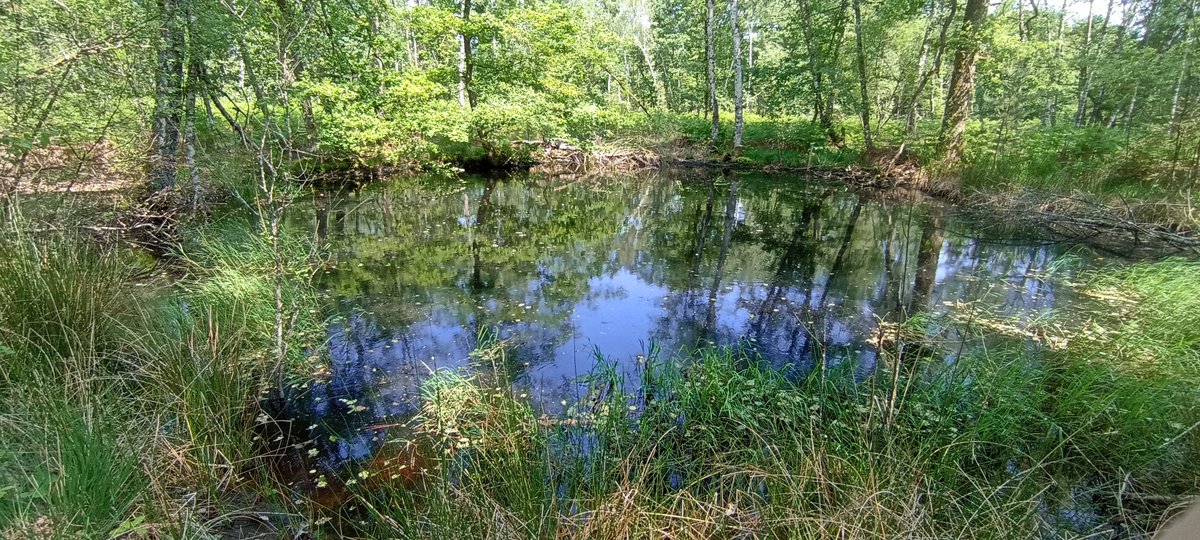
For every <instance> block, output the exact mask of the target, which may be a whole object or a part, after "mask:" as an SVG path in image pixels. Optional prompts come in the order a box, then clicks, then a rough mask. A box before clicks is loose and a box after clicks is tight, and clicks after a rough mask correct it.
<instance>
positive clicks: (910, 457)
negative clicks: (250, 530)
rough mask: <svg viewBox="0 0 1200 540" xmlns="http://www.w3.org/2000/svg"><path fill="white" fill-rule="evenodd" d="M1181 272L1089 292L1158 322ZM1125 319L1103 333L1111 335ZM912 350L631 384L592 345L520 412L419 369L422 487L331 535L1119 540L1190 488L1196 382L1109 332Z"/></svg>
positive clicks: (347, 515)
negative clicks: (1128, 300) (1136, 354)
mask: <svg viewBox="0 0 1200 540" xmlns="http://www.w3.org/2000/svg"><path fill="white" fill-rule="evenodd" d="M1188 266H1190V263H1189V264H1185V263H1181V262H1167V263H1160V264H1158V265H1146V266H1142V267H1132V268H1130V269H1126V270H1121V271H1117V272H1116V273H1111V271H1110V272H1108V273H1104V274H1103V277H1102V276H1100V275H1098V276H1097V277H1095V278H1094V280H1093V281H1092V282H1090V283H1089V285H1088V286H1089V287H1090V288H1092V289H1095V290H1099V288H1100V287H1101V286H1102V285H1103V284H1108V283H1110V282H1116V283H1127V282H1128V280H1143V279H1144V281H1143V282H1142V283H1143V285H1142V288H1141V289H1140V290H1141V291H1142V294H1144V295H1145V296H1144V297H1143V301H1142V303H1141V304H1140V306H1141V307H1140V308H1139V309H1138V310H1137V311H1136V314H1134V315H1133V316H1131V317H1127V318H1128V319H1129V320H1130V321H1139V322H1138V324H1145V323H1147V322H1150V321H1156V322H1160V323H1164V324H1174V323H1172V322H1171V321H1173V320H1175V319H1171V317H1175V315H1174V314H1173V313H1172V312H1171V311H1170V310H1167V311H1164V310H1165V309H1166V307H1167V306H1173V305H1174V304H1173V302H1172V301H1171V295H1170V294H1166V293H1165V292H1163V291H1164V289H1160V287H1166V288H1167V289H1169V290H1185V289H1182V288H1180V287H1182V286H1183V285H1185V284H1189V283H1190V282H1191V280H1192V279H1194V278H1192V277H1191V276H1192V275H1193V274H1194V273H1190V272H1186V271H1185V269H1186V268H1187V267H1188ZM1149 274H1153V277H1151V276H1150V275H1149ZM1180 294H1182V293H1180ZM1151 297H1153V299H1151ZM1186 307H1187V305H1186V303H1185V304H1184V305H1182V306H1180V309H1186ZM1095 309H1100V308H1099V307H1097V308H1095ZM1164 317H1165V318H1164ZM929 318H930V316H929V315H928V314H926V315H923V316H922V317H918V318H914V320H913V321H912V322H911V324H913V325H916V327H914V328H913V329H912V331H911V332H904V335H920V334H921V332H922V331H921V328H926V327H927V326H929V325H930V324H931V323H930V321H929V320H928V319H929ZM1178 320H1179V321H1184V322H1186V321H1188V320H1190V319H1188V318H1187V317H1181V318H1180V319H1178ZM939 324H949V323H948V322H942V323H939ZM1139 327H1140V326H1136V325H1135V326H1133V327H1131V328H1129V329H1126V330H1124V331H1115V332H1112V337H1111V339H1114V340H1117V341H1120V340H1124V339H1131V338H1133V337H1134V336H1133V335H1132V334H1131V333H1132V332H1134V329H1136V328H1139ZM963 331H965V332H983V331H986V330H983V329H982V327H975V328H971V327H966V328H963ZM1178 331H1180V330H1178V329H1177V330H1175V331H1173V332H1178ZM1183 332H1184V333H1185V334H1190V332H1191V331H1190V330H1183ZM1179 337H1180V336H1179V335H1175V334H1174V333H1172V334H1170V335H1154V334H1152V335H1149V336H1140V337H1138V339H1142V340H1146V341H1151V342H1158V341H1159V340H1162V341H1163V342H1164V343H1165V344H1170V346H1168V347H1167V348H1166V349H1155V354H1162V355H1168V356H1171V357H1172V358H1173V359H1172V360H1171V361H1170V362H1171V363H1168V364H1164V365H1167V366H1174V365H1186V364H1187V363H1188V362H1190V360H1188V358H1189V357H1190V355H1192V354H1194V350H1193V349H1191V348H1189V346H1187V343H1188V342H1187V341H1186V340H1180V339H1179ZM1176 344H1178V345H1179V346H1178V347H1176ZM911 345H912V346H911V347H909V348H908V349H907V350H908V351H909V353H908V354H909V356H907V357H905V358H897V357H896V356H895V353H894V349H889V351H892V352H888V353H887V354H885V358H884V363H883V365H882V366H881V367H880V368H878V369H877V370H876V375H875V376H873V377H871V378H869V379H868V380H866V381H865V382H864V381H859V380H856V379H855V377H854V370H853V367H852V366H841V367H838V368H833V369H829V370H825V371H818V372H817V373H814V374H813V375H811V376H809V377H807V378H805V379H804V380H795V379H790V378H788V377H786V376H785V375H784V374H783V373H785V372H784V371H780V370H777V369H771V368H769V367H766V366H763V365H762V364H761V363H760V362H759V361H758V359H756V358H755V357H753V356H752V355H748V354H744V353H742V352H739V351H738V350H733V349H706V350H702V351H700V353H699V354H698V356H696V357H694V358H659V357H658V356H657V355H651V358H649V359H648V360H647V362H646V364H645V366H646V367H645V368H644V369H643V370H642V371H641V372H640V377H639V378H638V380H636V381H624V380H622V379H621V376H620V375H619V372H618V371H617V370H615V369H611V367H612V363H611V362H608V361H605V360H603V359H601V362H600V363H599V365H600V367H599V368H598V369H597V370H596V372H594V373H593V374H592V375H591V376H589V378H588V379H587V381H588V384H589V390H588V391H587V392H586V393H585V394H584V397H583V398H582V399H580V400H579V402H577V403H575V404H573V405H572V406H571V407H569V408H568V409H567V411H566V412H565V413H564V414H563V416H561V417H553V418H549V417H545V416H542V417H540V418H538V416H537V414H536V413H535V412H534V411H533V410H532V409H531V408H530V406H529V404H528V403H527V402H526V401H525V400H524V399H522V398H521V397H520V395H519V394H517V393H516V391H514V390H513V388H512V387H511V386H510V385H509V384H507V382H506V379H504V378H503V376H502V374H500V372H498V371H496V370H488V369H486V368H487V367H488V366H483V368H484V369H476V370H475V371H472V372H471V373H472V374H466V373H461V372H439V373H438V374H436V375H435V376H434V377H433V378H432V379H431V380H430V382H429V383H427V386H426V392H425V400H426V405H425V409H424V410H425V411H426V412H425V413H424V414H423V415H422V416H421V417H419V418H418V419H417V422H418V424H419V425H421V423H425V424H424V425H425V427H424V428H419V429H418V431H420V430H421V429H425V430H426V432H427V433H428V434H430V435H431V436H433V437H434V438H435V439H436V440H439V441H441V443H440V445H439V446H438V448H440V449H441V450H440V451H441V457H439V458H438V459H437V460H436V461H435V463H436V464H435V465H431V466H430V467H429V468H428V469H427V474H428V476H427V481H426V482H425V483H424V484H422V485H421V486H420V487H419V488H415V489H414V488H411V487H408V486H390V487H389V486H388V485H386V484H384V485H383V486H382V487H380V486H378V485H376V486H373V487H372V489H370V490H365V489H364V490H361V491H359V492H357V493H356V494H355V499H354V501H355V503H354V504H348V505H347V506H345V507H343V509H342V511H343V519H342V520H341V521H339V522H338V523H340V524H341V527H342V528H338V529H336V530H338V531H339V532H338V534H354V535H360V536H365V537H390V536H403V537H428V538H438V537H447V536H472V537H487V538H492V537H545V538H549V537H564V536H565V537H581V538H630V537H655V536H660V535H664V534H669V535H670V536H671V537H674V538H711V537H750V536H755V537H778V538H881V537H884V538H890V537H902V536H903V537H909V536H911V537H934V538H951V537H954V538H958V537H984V538H998V537H1016V538H1027V537H1032V536H1039V535H1049V536H1055V537H1059V536H1064V537H1071V536H1080V537H1082V536H1087V535H1094V534H1103V533H1106V531H1107V532H1112V531H1124V532H1122V533H1121V534H1131V535H1139V534H1152V533H1153V532H1154V531H1156V530H1157V529H1158V528H1159V527H1161V526H1162V524H1163V523H1164V521H1165V520H1166V519H1167V518H1169V517H1170V516H1171V515H1172V514H1173V512H1174V511H1177V510H1178V508H1179V507H1180V505H1182V504H1183V503H1185V502H1186V501H1187V500H1188V497H1189V496H1190V495H1191V494H1193V493H1196V492H1197V489H1198V488H1200V485H1198V484H1197V481H1198V479H1200V466H1198V465H1197V461H1196V458H1197V453H1198V450H1200V447H1198V446H1197V437H1196V435H1195V434H1194V433H1193V430H1192V429H1191V428H1190V427H1189V426H1192V424H1191V422H1193V420H1194V419H1196V418H1197V411H1198V408H1197V395H1196V391H1195V388H1196V383H1197V382H1198V381H1197V379H1196V377H1195V375H1194V374H1193V373H1192V372H1191V371H1190V370H1188V369H1181V370H1180V369H1175V368H1174V367H1169V368H1167V369H1165V370H1164V371H1161V372H1159V373H1157V374H1153V375H1152V376H1151V375H1150V374H1147V373H1145V372H1143V371H1139V370H1129V369H1125V368H1124V367H1123V366H1122V365H1121V362H1122V358H1124V356H1123V355H1125V354H1127V352H1128V353H1132V351H1133V349H1130V348H1128V347H1115V348H1114V347H1112V346H1111V345H1112V343H1111V342H1110V343H1107V344H1105V345H1104V346H1102V347H1098V346H1097V345H1096V344H1094V343H1091V342H1088V341H1086V340H1077V341H1072V342H1071V345H1069V346H1068V347H1067V348H1066V349H1063V350H1053V351H1052V350H1046V349H1030V348H1029V347H1028V344H1027V343H1024V342H1021V341H1020V340H1012V341H1011V342H1010V344H1009V345H1003V344H1001V345H1000V346H997V345H996V344H995V343H992V344H991V345H989V347H988V348H986V349H982V350H977V351H974V352H971V351H970V350H968V352H967V353H966V354H964V355H963V356H962V357H960V358H958V359H957V360H955V361H954V362H953V363H952V364H946V363H944V362H940V361H935V360H936V359H940V356H938V355H934V354H932V353H933V351H932V350H929V351H927V353H928V354H926V353H923V352H921V350H922V349H921V347H920V345H919V344H911ZM1099 350H1106V351H1109V354H1110V356H1106V357H1100V356H1097V351H1099ZM1114 351H1115V352H1114ZM897 361H900V362H901V363H902V364H903V365H902V366H900V367H902V369H899V371H896V372H894V373H896V375H897V377H896V379H894V380H895V383H894V384H895V385H896V386H895V390H896V392H895V393H893V386H892V385H893V379H892V378H891V373H893V371H892V366H893V365H895V363H896V362H897ZM1175 362H1182V363H1183V364H1175ZM606 366H607V368H606ZM893 395H895V396H896V398H895V401H894V403H893V398H892V396H893ZM1192 427H1194V426H1192Z"/></svg>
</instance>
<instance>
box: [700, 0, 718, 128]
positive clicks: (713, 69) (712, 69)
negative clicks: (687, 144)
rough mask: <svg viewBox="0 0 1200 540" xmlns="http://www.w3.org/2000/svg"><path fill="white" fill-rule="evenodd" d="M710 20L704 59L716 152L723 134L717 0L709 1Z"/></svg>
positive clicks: (705, 34) (706, 22)
mask: <svg viewBox="0 0 1200 540" xmlns="http://www.w3.org/2000/svg"><path fill="white" fill-rule="evenodd" d="M707 3H708V6H707V7H708V18H707V19H706V21H705V23H704V58H705V60H706V61H707V63H708V107H709V112H710V113H711V114H712V116H711V118H712V133H711V134H710V135H709V142H710V143H712V147H713V149H714V150H715V149H716V148H717V137H719V136H720V134H721V113H720V106H719V103H720V102H719V101H718V100H717V52H716V46H715V45H714V44H713V33H714V25H715V24H716V23H715V22H714V21H713V19H714V14H713V12H714V11H716V5H715V4H716V0H708V2H707Z"/></svg>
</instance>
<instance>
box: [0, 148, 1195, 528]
mask: <svg viewBox="0 0 1200 540" xmlns="http://www.w3.org/2000/svg"><path fill="white" fill-rule="evenodd" d="M694 172H695V171H694ZM344 197H345V199H344V200H342V201H340V203H339V202H338V201H329V200H328V198H326V199H324V200H316V201H312V202H311V203H304V204H305V206H296V207H293V208H292V209H291V213H289V214H288V220H287V224H288V226H287V227H285V232H287V233H288V234H287V235H285V237H284V238H283V239H282V240H283V241H281V242H280V243H279V245H277V246H272V245H271V244H270V243H269V242H267V241H266V240H265V239H264V238H263V236H262V234H261V232H262V231H261V230H258V229H255V224H254V220H253V219H251V218H250V217H249V216H246V215H241V216H240V217H239V215H238V214H232V215H223V216H222V217H221V218H220V219H218V220H217V222H216V223H215V224H211V223H210V224H206V223H185V224H184V225H185V227H186V228H185V231H184V232H185V234H183V235H182V237H183V238H185V239H186V243H185V244H183V247H184V248H185V249H184V250H183V252H184V253H186V254H187V256H186V257H183V258H181V260H180V264H181V265H183V266H184V268H185V271H184V272H180V275H179V276H178V279H176V280H173V282H172V283H171V284H165V283H162V282H161V281H160V280H158V279H146V274H147V273H149V272H151V271H152V268H149V263H148V261H145V260H142V261H140V264H135V261H137V259H131V258H130V257H131V256H132V254H131V253H130V252H129V251H127V250H125V249H124V247H123V246H120V245H114V244H109V245H97V244H96V243H94V242H92V241H91V240H90V239H86V238H71V237H67V236H66V234H67V233H66V232H65V231H56V232H54V234H48V233H47V234H41V235H36V236H16V235H14V236H10V237H7V238H5V239H4V240H3V241H2V242H0V248H2V251H0V255H3V257H0V345H3V346H2V347H0V397H2V398H3V399H0V441H3V446H2V448H0V450H3V452H0V533H3V535H4V536H5V537H6V538H14V539H26V538H40V537H45V536H48V535H49V536H55V537H64V538H72V537H78V538H96V537H113V536H120V535H137V534H144V535H147V536H158V537H176V536H182V535H183V534H184V532H187V533H194V534H198V535H213V536H216V535H221V534H234V532H235V530H240V531H242V532H243V533H244V532H245V531H247V530H255V531H257V532H259V533H266V532H268V531H269V532H271V533H272V534H276V535H288V536H302V535H310V536H330V537H334V536H357V537H368V538H375V537H397V536H400V537H506V538H510V537H533V538H572V537H576V538H627V537H635V536H653V535H656V534H659V533H661V531H663V530H671V531H675V532H676V534H678V535H679V536H692V537H712V536H718V537H721V536H738V535H743V536H755V535H757V536H770V537H805V538H831V539H832V538H839V539H843V538H845V539H850V538H877V537H890V536H903V535H914V536H921V537H951V536H964V535H975V536H987V537H1001V536H1011V537H1020V538H1024V537H1030V536H1032V535H1033V534H1035V533H1031V531H1035V532H1036V534H1044V535H1045V536H1069V535H1072V534H1074V535H1087V534H1116V535H1122V534H1126V535H1129V536H1137V535H1149V534H1152V533H1153V532H1154V531H1155V530H1157V529H1159V528H1160V527H1161V526H1162V524H1163V523H1165V522H1166V521H1167V520H1168V519H1169V518H1170V517H1171V516H1173V515H1175V512H1176V510H1177V509H1178V508H1179V507H1180V506H1181V505H1183V504H1184V503H1185V502H1186V500H1187V498H1188V497H1190V496H1191V495H1193V494H1195V493H1197V492H1200V470H1197V468H1196V467H1197V465H1196V464H1197V463H1200V459H1197V449H1198V448H1200V441H1198V440H1197V436H1198V435H1197V430H1195V429H1193V428H1194V424H1195V423H1196V422H1197V420H1200V417H1198V416H1197V414H1200V412H1198V411H1200V406H1198V404H1197V401H1198V399H1197V395H1196V393H1195V388H1196V387H1198V386H1200V374H1198V373H1197V370H1196V369H1195V366H1196V365H1200V364H1198V362H1200V359H1198V358H1197V356H1196V355H1197V351H1200V348H1197V346H1196V344H1197V343H1200V335H1197V329H1200V320H1197V316H1200V306H1198V305H1197V304H1196V302H1197V298H1196V296H1195V294H1194V290H1195V288H1196V287H1198V286H1200V283H1197V282H1196V279H1197V276H1200V271H1198V269H1197V268H1196V264H1195V263H1192V262H1185V261H1180V260H1173V261H1167V262H1160V263H1154V264H1139V265H1135V266H1131V267H1090V269H1088V270H1083V271H1081V270H1079V267H1080V266H1082V265H1086V264H1091V263H1089V262H1087V261H1086V260H1085V259H1084V258H1083V257H1082V256H1080V255H1077V254H1072V253H1069V252H1068V253H1063V254H1061V256H1052V255H1051V253H1052V250H1050V249H1049V248H1046V247H1045V246H1038V245H1034V246H1029V247H1013V246H1003V245H1000V244H990V243H987V242H981V241H976V240H973V239H970V238H963V237H961V236H959V234H958V233H957V232H956V230H957V228H956V227H954V226H953V223H950V222H948V221H947V220H951V219H953V217H945V216H941V215H940V214H938V213H936V212H934V211H933V210H934V209H931V208H925V207H921V206H903V205H900V206H897V204H898V203H897V202H896V201H880V200H876V199H869V198H864V197H862V196H861V194H859V193H856V192H853V191H849V190H845V189H842V188H841V187H840V186H837V185H833V184H822V183H804V182H795V181H787V180H781V179H778V178H755V177H753V175H749V174H738V175H733V176H731V177H725V176H722V175H715V174H712V175H706V176H704V177H698V178H696V179H694V180H692V181H680V180H679V179H678V178H662V179H658V181H651V180H648V179H645V178H626V179H624V180H621V179H611V180H610V181H607V182H603V183H600V184H597V185H592V184H590V183H579V184H569V185H565V187H564V184H562V183H561V182H557V181H556V180H555V179H554V178H544V177H534V178H514V179H510V180H507V181H499V180H495V179H491V180H489V179H459V178H443V177H434V178H401V179H394V180H392V181H391V184H390V185H387V186H385V185H377V186H374V187H372V188H368V190H365V191H361V192H351V193H346V194H344ZM308 204H311V206H307V205H308ZM939 219H941V221H939ZM1014 254H1015V255H1014ZM277 260H279V261H283V262H284V264H285V265H286V266H285V267H284V268H285V273H284V275H279V274H277V273H276V272H277V270H274V269H275V268H276V266H275V261H277ZM933 261H937V262H936V263H934V262H933ZM922 268H925V269H933V271H932V272H927V271H922V270H921V269H922ZM131 269H134V270H131ZM963 272H966V274H965V275H964V274H963ZM314 276H315V279H313V277H314ZM901 276H903V278H901ZM1067 282H1070V283H1067ZM1061 285H1067V286H1068V287H1070V288H1063V287H1061ZM277 287H281V292H282V300H283V301H282V302H281V303H280V304H276V303H275V301H274V298H273V296H274V294H273V292H274V291H275V290H276V288H277ZM930 287H932V288H930ZM1075 288H1078V289H1079V294H1080V295H1082V296H1083V297H1085V298H1087V299H1091V300H1087V302H1086V303H1085V302H1084V301H1082V300H1079V299H1078V298H1077V296H1076V294H1075V293H1074V292H1072V291H1073V290H1074V289H1075ZM926 290H930V291H933V292H932V293H930V292H925V291H926ZM968 297H970V298H972V299H974V300H971V301H967V300H963V299H965V298H968ZM714 299H715V301H714ZM955 299H960V300H963V303H962V304H959V303H957V302H955ZM1051 300H1053V301H1058V302H1066V303H1063V304H1044V303H1043V302H1048V301H1051ZM1076 300H1079V301H1076ZM1093 302H1094V303H1093ZM896 303H899V305H900V306H905V305H907V306H911V308H910V309H901V308H897V307H894V306H895V305H896ZM948 304H949V305H948ZM279 305H282V306H283V309H284V310H285V313H286V316H285V317H282V318H277V314H278V313H279V311H278V310H279V309H280V308H279V307H278V306H279ZM917 306H924V307H917ZM1031 306H1058V307H1056V308H1055V309H1053V310H1051V311H1049V312H1046V311H1043V310H1041V309H1035V310H1033V311H1025V310H1027V309H1029V308H1030V307H1031ZM610 308H613V309H610ZM617 308H620V309H619V310H618V309H617ZM868 308H869V309H868ZM1006 309H1017V311H1015V312H1014V311H1005V310H1006ZM895 310H898V311H895ZM1076 311H1078V312H1081V313H1079V314H1078V315H1079V317H1078V318H1077V319H1075V324H1073V325H1061V327H1060V325H1057V324H1056V322H1057V321H1058V320H1059V319H1057V318H1055V319H1050V318H1049V317H1051V315H1053V316H1054V317H1059V316H1065V315H1066V313H1068V312H1076ZM877 317H878V318H879V319H886V320H887V321H888V322H889V323H890V325H887V326H880V328H884V329H887V330H888V332H887V333H888V334H892V336H883V335H882V334H883V333H884V332H872V331H870V329H871V328H873V326H872V325H873V324H874V321H876V320H877V319H876V318H877ZM643 319H646V320H645V321H643ZM656 321H657V322H656ZM606 322H607V323H608V324H605V323H606ZM643 323H645V324H643ZM277 324H283V325H284V328H285V329H286V334H285V336H286V342H285V343H286V352H287V354H286V355H285V356H284V358H283V361H284V362H285V365H286V373H287V377H286V379H285V380H284V381H283V384H284V385H286V392H290V393H291V394H292V395H297V396H301V397H302V399H303V400H307V401H302V400H300V399H297V400H296V401H293V402H292V404H293V407H292V408H291V409H288V408H287V407H278V406H276V404H275V402H273V401H272V399H271V398H272V397H275V396H279V395H281V393H280V392H279V381H278V380H277V379H276V378H275V377H274V376H273V375H272V373H273V371H274V369H275V368H276V367H277V366H278V365H279V362H280V355H279V353H278V350H277V349H276V347H277V344H276V342H275V340H274V336H275V330H276V325H277ZM1061 328H1069V331H1064V330H1061ZM891 329H895V331H894V332H892V331H891ZM481 331H485V332H482V333H483V336H484V337H482V338H481V337H480V333H481ZM493 332H495V333H493ZM568 332H569V333H571V334H574V333H580V334H582V336H583V337H580V336H575V337H565V336H566V334H564V333H568ZM643 332H644V334H643ZM488 335H491V336H493V337H494V338H496V339H488V338H487V337H486V336H488ZM1028 335H1033V336H1036V337H1037V339H1033V340H1030V339H1028ZM642 336H651V337H652V338H653V339H652V341H653V343H661V344H663V348H654V347H651V348H649V349H647V350H644V351H642V349H639V345H638V343H636V342H637V341H639V340H642V341H646V342H647V343H648V342H649V341H647V340H645V339H644V338H642ZM955 336H969V337H970V338H971V339H972V340H980V341H981V342H983V343H985V344H986V347H984V348H977V347H966V348H960V347H959V346H958V345H957V343H958V341H955V340H958V339H960V338H959V337H955ZM427 338H432V341H426V339H427ZM585 338H586V339H585ZM667 338H671V339H673V340H674V341H672V342H671V343H697V344H698V346H697V347H696V348H694V349H686V350H684V349H682V348H680V347H676V346H674V345H672V346H667V343H668V339H667ZM810 339H811V340H815V341H813V342H812V343H811V344H807V343H809V342H810ZM791 343H795V345H794V347H793V346H792V345H789V344H791ZM1043 343H1051V344H1053V347H1050V346H1043V345H1042V344H1043ZM456 347H462V348H461V349H459V348H456ZM429 350H434V351H435V352H432V353H430V352H428V351H429ZM597 350H598V351H599V352H598V353H597V352H594V351H597ZM638 351H641V352H638ZM947 351H950V352H951V353H953V361H951V360H949V359H948V357H947V355H946V354H947ZM955 351H958V352H955ZM408 355H411V359H412V360H413V361H412V362H408V360H409V359H410V356H408ZM872 355H874V356H872ZM805 359H815V360H816V361H815V362H809V363H806V364H805V363H803V362H802V361H803V360H805ZM539 374H540V375H539ZM561 384H566V385H567V386H566V391H565V392H561V393H556V392H557V389H559V388H560V385H561ZM535 388H554V389H556V390H555V392H550V393H540V392H535V391H534V389H535ZM301 404H303V406H299V405H301ZM379 415H383V416H379ZM293 457H294V458H296V459H293ZM281 458H282V459H281ZM285 469H286V470H285ZM285 473H286V474H285ZM100 479H103V480H104V481H103V482H101V481H99V480H100ZM1079 516H1083V519H1075V518H1076V517H1079ZM47 531H49V532H47ZM39 534H40V535H41V536H37V535H39Z"/></svg>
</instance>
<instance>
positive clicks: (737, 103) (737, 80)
mask: <svg viewBox="0 0 1200 540" xmlns="http://www.w3.org/2000/svg"><path fill="white" fill-rule="evenodd" d="M729 25H730V27H731V28H732V29H733V155H734V157H737V156H740V155H742V128H743V123H744V119H743V118H742V114H743V110H742V109H743V107H744V104H743V97H744V96H743V95H742V92H743V90H744V89H743V87H742V28H741V25H740V24H739V21H738V0H729Z"/></svg>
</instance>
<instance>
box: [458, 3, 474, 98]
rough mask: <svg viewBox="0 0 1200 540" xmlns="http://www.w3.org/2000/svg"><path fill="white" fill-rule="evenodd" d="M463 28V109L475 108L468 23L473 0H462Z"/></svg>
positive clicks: (460, 47)
mask: <svg viewBox="0 0 1200 540" xmlns="http://www.w3.org/2000/svg"><path fill="white" fill-rule="evenodd" d="M461 8H462V11H461V12H460V14H459V17H460V18H461V19H462V21H461V22H462V29H461V30H459V32H458V104H459V106H461V107H462V108H463V109H474V108H475V92H474V90H472V88H471V77H472V76H473V75H474V71H475V66H474V62H472V60H471V36H470V35H469V34H468V33H467V30H468V28H467V25H469V24H470V22H471V0H462V4H461Z"/></svg>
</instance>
